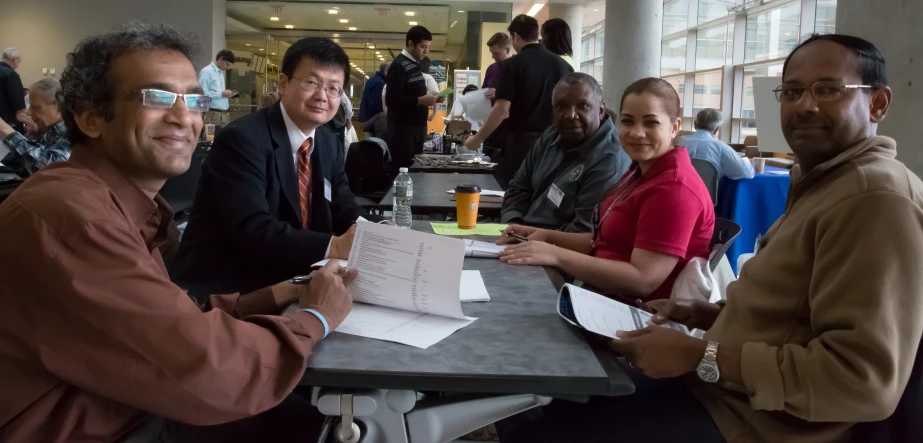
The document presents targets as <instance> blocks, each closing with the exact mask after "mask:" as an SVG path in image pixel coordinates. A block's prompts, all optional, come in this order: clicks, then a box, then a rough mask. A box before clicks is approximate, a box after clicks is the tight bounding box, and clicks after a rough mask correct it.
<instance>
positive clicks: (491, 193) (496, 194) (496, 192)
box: [446, 189, 506, 197]
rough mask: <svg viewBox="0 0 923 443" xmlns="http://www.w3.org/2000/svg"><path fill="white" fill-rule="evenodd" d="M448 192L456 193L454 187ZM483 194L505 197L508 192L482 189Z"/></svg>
mask: <svg viewBox="0 0 923 443" xmlns="http://www.w3.org/2000/svg"><path fill="white" fill-rule="evenodd" d="M446 192H447V193H449V194H454V193H455V190H454V189H449V190H448V191H446ZM481 195H488V196H491V197H503V196H504V195H506V193H505V192H503V191H488V190H484V189H482V190H481Z"/></svg>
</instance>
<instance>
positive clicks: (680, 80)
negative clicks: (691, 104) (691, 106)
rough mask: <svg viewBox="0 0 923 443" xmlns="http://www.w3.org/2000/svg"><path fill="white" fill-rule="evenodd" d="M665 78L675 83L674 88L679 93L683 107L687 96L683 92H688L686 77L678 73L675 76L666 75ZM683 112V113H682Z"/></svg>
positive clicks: (681, 106)
mask: <svg viewBox="0 0 923 443" xmlns="http://www.w3.org/2000/svg"><path fill="white" fill-rule="evenodd" d="M664 80H666V81H667V82H669V83H670V84H671V85H673V89H676V92H677V93H678V94H679V107H680V109H682V108H683V107H684V106H683V103H684V100H685V97H684V95H683V94H685V93H686V77H685V76H682V75H678V76H675V77H664ZM680 114H682V113H680Z"/></svg>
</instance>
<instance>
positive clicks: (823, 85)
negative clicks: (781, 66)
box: [772, 82, 879, 103]
mask: <svg viewBox="0 0 923 443" xmlns="http://www.w3.org/2000/svg"><path fill="white" fill-rule="evenodd" d="M878 88H879V87H878V86H869V85H840V84H837V83H833V82H817V83H814V84H813V85H811V88H810V89H811V95H813V96H814V99H815V100H817V101H818V102H832V101H836V100H839V99H840V98H841V97H843V94H845V93H846V90H848V89H878ZM807 89H808V88H806V87H804V86H800V85H782V86H779V87H777V88H776V89H773V90H772V92H775V93H776V100H778V101H780V102H784V103H794V102H797V101H798V100H800V99H801V96H802V95H804V91H805V90H807Z"/></svg>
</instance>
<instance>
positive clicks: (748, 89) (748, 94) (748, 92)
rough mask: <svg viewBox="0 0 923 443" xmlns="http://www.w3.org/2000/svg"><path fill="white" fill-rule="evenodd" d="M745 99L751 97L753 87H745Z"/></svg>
mask: <svg viewBox="0 0 923 443" xmlns="http://www.w3.org/2000/svg"><path fill="white" fill-rule="evenodd" d="M747 97H753V85H750V86H747Z"/></svg>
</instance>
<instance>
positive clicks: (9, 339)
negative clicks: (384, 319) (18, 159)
mask: <svg viewBox="0 0 923 443" xmlns="http://www.w3.org/2000/svg"><path fill="white" fill-rule="evenodd" d="M170 223H172V213H171V211H170V209H169V207H168V206H167V204H166V203H165V202H164V201H163V200H161V199H160V198H159V197H158V198H157V199H156V200H154V201H152V200H151V199H150V198H147V197H146V196H145V195H144V193H142V192H141V190H140V189H139V188H137V187H136V186H134V185H133V184H131V183H130V182H129V181H128V180H127V179H126V178H125V176H124V175H123V174H122V173H121V172H119V170H118V169H116V168H115V166H114V165H113V164H112V163H111V162H109V161H108V160H107V159H106V158H104V157H102V156H99V155H96V154H94V153H93V152H92V151H90V150H89V148H87V147H81V146H78V147H76V148H75V149H74V151H73V155H72V156H71V159H70V161H68V162H64V163H58V164H54V165H50V166H48V167H46V168H44V169H43V170H42V171H40V172H39V173H37V174H35V175H33V176H32V177H31V178H30V179H29V180H27V181H26V182H25V183H23V185H22V186H21V187H20V188H19V189H18V190H17V191H16V192H15V193H13V195H12V196H10V197H9V198H8V199H7V201H5V202H4V203H3V205H2V206H0V257H2V259H0V261H2V264H0V288H2V289H0V441H4V442H7V441H8V442H33V441H34V442H39V441H41V442H67V441H112V440H114V439H117V438H120V437H122V436H124V435H125V434H127V433H128V432H130V431H131V430H132V429H133V428H135V427H136V426H138V425H139V424H140V423H141V422H143V421H144V420H145V419H146V418H148V417H149V416H150V414H155V415H159V416H163V417H166V418H169V419H173V420H177V421H181V422H185V423H190V424H197V425H210V424H218V423H224V422H228V421H233V420H236V419H240V418H244V417H248V416H252V415H255V414H257V413H259V412H262V411H264V410H267V409H269V408H272V407H273V406H275V405H277V404H278V403H279V402H281V401H282V399H284V398H285V397H286V395H288V394H289V393H290V392H291V391H292V389H293V388H294V387H295V385H296V384H297V383H298V381H299V380H300V379H301V377H302V375H303V373H304V366H305V360H306V358H307V356H308V355H309V354H310V353H311V349H312V347H313V346H314V344H315V343H316V342H317V340H319V339H320V338H322V337H323V334H324V328H323V325H322V324H321V323H320V321H319V320H318V319H317V318H316V317H314V316H313V315H311V314H309V313H306V312H300V313H298V314H296V315H295V316H293V317H280V316H276V315H269V314H277V313H278V309H277V308H276V306H275V302H274V300H273V296H272V290H271V289H268V288H267V289H263V290H260V291H257V292H255V293H252V294H247V295H245V296H239V295H237V294H234V295H222V296H213V297H212V299H211V302H212V306H213V307H214V309H212V310H211V311H208V312H202V311H201V310H200V309H199V308H198V307H197V306H196V305H195V303H194V302H193V301H192V300H191V299H190V298H189V297H188V296H187V295H186V294H185V293H184V292H183V290H182V289H180V288H179V287H177V286H175V285H174V284H173V283H171V282H170V279H169V278H168V276H167V271H166V269H165V267H164V265H163V260H162V259H161V257H160V252H159V251H158V246H160V245H161V244H162V243H163V241H164V240H165V239H166V237H167V228H168V227H169V224H170ZM259 314H267V315H259ZM238 319H241V320H238Z"/></svg>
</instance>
